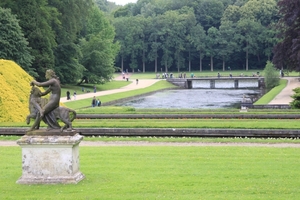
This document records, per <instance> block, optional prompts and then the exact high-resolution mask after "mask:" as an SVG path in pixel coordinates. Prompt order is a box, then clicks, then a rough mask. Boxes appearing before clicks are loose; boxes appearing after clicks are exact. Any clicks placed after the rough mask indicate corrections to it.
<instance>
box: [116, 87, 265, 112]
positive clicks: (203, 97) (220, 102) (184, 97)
mask: <svg viewBox="0 0 300 200" xmlns="http://www.w3.org/2000/svg"><path fill="white" fill-rule="evenodd" d="M260 93H261V91H260V90H258V89H257V90H251V89H178V90H165V91H160V92H156V93H154V94H151V95H147V96H143V97H138V98H136V99H134V100H130V101H127V102H122V103H118V104H116V105H117V106H130V107H134V108H178V109H183V108H187V109H191V108H193V109H195V108H206V109H207V108H208V109H216V108H240V103H241V102H242V100H243V96H244V95H245V96H246V97H247V98H249V97H255V96H258V95H260Z"/></svg>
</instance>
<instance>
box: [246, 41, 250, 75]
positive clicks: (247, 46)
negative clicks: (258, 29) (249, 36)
mask: <svg viewBox="0 0 300 200" xmlns="http://www.w3.org/2000/svg"><path fill="white" fill-rule="evenodd" d="M248 56H249V55H248V43H247V48H246V71H248Z"/></svg>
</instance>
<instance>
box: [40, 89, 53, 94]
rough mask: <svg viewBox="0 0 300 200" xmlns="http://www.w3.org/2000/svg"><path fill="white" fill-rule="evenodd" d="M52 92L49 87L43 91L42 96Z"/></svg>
mask: <svg viewBox="0 0 300 200" xmlns="http://www.w3.org/2000/svg"><path fill="white" fill-rule="evenodd" d="M50 92H51V89H50V88H48V89H47V90H46V91H45V92H41V96H45V95H47V94H49V93H50Z"/></svg>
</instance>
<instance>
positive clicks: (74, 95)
mask: <svg viewBox="0 0 300 200" xmlns="http://www.w3.org/2000/svg"><path fill="white" fill-rule="evenodd" d="M73 97H74V100H76V91H74V94H73Z"/></svg>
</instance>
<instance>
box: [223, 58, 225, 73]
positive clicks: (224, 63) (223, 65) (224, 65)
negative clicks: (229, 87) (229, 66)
mask: <svg viewBox="0 0 300 200" xmlns="http://www.w3.org/2000/svg"><path fill="white" fill-rule="evenodd" d="M224 71H225V59H224V58H223V72H224Z"/></svg>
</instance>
